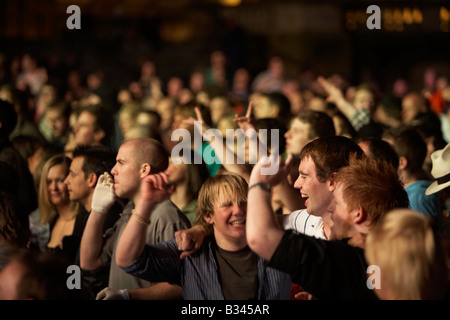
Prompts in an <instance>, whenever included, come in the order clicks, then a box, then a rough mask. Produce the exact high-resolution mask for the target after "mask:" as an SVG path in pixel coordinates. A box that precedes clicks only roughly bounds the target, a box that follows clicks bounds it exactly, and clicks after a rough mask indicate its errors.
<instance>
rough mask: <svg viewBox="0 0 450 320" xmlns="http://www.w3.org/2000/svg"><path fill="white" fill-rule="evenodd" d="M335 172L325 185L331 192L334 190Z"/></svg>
mask: <svg viewBox="0 0 450 320" xmlns="http://www.w3.org/2000/svg"><path fill="white" fill-rule="evenodd" d="M336 174H337V172H333V173H332V174H331V176H330V177H329V178H328V179H327V181H326V184H327V186H328V190H330V191H331V192H333V191H334V189H336V183H335V182H334V177H336Z"/></svg>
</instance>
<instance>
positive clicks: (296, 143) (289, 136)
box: [284, 119, 311, 155]
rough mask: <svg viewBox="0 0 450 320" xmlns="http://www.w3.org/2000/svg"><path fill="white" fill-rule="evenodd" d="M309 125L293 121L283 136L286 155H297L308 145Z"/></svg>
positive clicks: (296, 120)
mask: <svg viewBox="0 0 450 320" xmlns="http://www.w3.org/2000/svg"><path fill="white" fill-rule="evenodd" d="M309 128H310V124H309V123H305V122H303V121H300V120H298V119H294V120H292V122H291V127H290V129H289V130H288V131H287V132H286V133H285V134H284V137H285V138H286V153H290V154H292V155H299V154H300V152H301V151H302V149H303V147H304V146H305V145H306V144H308V143H309V142H310V141H311V139H309Z"/></svg>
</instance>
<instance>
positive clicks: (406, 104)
mask: <svg viewBox="0 0 450 320" xmlns="http://www.w3.org/2000/svg"><path fill="white" fill-rule="evenodd" d="M421 111H422V106H421V103H420V99H418V98H417V97H416V96H414V95H408V96H406V97H405V98H403V101H402V120H403V123H404V124H408V123H410V122H411V121H412V120H413V119H414V118H415V117H416V116H417V115H418V114H419V112H421Z"/></svg>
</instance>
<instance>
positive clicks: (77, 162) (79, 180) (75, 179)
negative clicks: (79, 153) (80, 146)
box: [65, 157, 90, 202]
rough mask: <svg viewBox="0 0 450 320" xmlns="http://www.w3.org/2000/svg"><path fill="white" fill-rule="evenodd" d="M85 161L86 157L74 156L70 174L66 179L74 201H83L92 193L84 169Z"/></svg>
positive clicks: (71, 198)
mask: <svg viewBox="0 0 450 320" xmlns="http://www.w3.org/2000/svg"><path fill="white" fill-rule="evenodd" d="M83 163H84V157H75V158H73V160H72V163H71V164H70V171H69V174H68V175H67V177H66V180H65V183H66V184H67V189H68V191H69V196H70V200H72V201H81V202H83V201H84V200H85V199H86V198H87V197H88V196H89V194H90V188H89V184H88V181H87V179H86V177H85V174H84V171H83V170H82V167H83Z"/></svg>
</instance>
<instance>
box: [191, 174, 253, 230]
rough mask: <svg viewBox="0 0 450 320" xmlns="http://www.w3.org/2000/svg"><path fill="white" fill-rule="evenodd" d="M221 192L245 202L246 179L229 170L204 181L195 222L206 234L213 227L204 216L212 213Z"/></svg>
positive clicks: (233, 199)
mask: <svg viewBox="0 0 450 320" xmlns="http://www.w3.org/2000/svg"><path fill="white" fill-rule="evenodd" d="M222 193H224V194H225V195H227V196H228V197H229V199H230V200H232V201H235V202H237V203H243V202H247V193H248V184H247V181H245V179H244V178H242V177H241V176H240V175H238V174H235V173H231V172H222V173H220V174H217V175H216V176H214V177H209V178H208V179H207V180H206V181H205V183H204V184H203V186H202V188H201V189H200V192H199V195H198V201H197V221H196V224H197V225H201V226H202V228H203V230H204V231H205V232H206V233H207V234H208V235H210V234H212V233H213V227H212V226H211V224H209V223H208V222H207V221H206V220H205V217H206V216H209V215H212V214H214V207H215V206H216V204H217V202H218V201H219V197H220V195H221V194H222Z"/></svg>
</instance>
